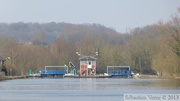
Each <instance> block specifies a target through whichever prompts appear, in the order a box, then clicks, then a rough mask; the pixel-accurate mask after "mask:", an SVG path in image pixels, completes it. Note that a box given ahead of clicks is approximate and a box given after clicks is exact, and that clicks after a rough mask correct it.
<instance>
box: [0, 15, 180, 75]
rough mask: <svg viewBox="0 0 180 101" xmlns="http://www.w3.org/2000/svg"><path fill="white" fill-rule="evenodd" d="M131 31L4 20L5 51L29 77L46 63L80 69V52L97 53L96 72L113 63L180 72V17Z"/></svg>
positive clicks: (1, 47)
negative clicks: (122, 31) (7, 22)
mask: <svg viewBox="0 0 180 101" xmlns="http://www.w3.org/2000/svg"><path fill="white" fill-rule="evenodd" d="M178 14H179V13H177V14H176V15H174V16H173V17H172V18H171V19H170V20H169V21H167V22H159V23H157V24H154V25H148V26H145V27H142V28H135V29H132V30H129V31H128V32H126V33H119V32H116V31H115V30H113V29H111V28H106V27H105V26H102V25H99V24H68V23H55V22H52V23H45V24H39V23H22V22H20V23H13V24H6V23H1V24H0V53H4V54H8V56H10V57H11V60H8V59H7V61H6V64H5V65H6V68H7V70H8V72H9V69H10V68H11V65H12V68H13V75H27V74H28V71H29V70H30V69H32V70H42V69H44V66H45V65H68V63H69V61H71V62H73V63H74V64H75V66H76V69H77V70H79V60H78V58H79V57H78V55H77V54H76V52H77V51H78V52H80V53H81V54H83V55H92V56H93V55H95V52H98V53H99V55H98V56H97V73H105V72H106V67H107V66H110V65H119V66H121V65H128V66H131V68H132V70H133V71H134V72H138V73H142V74H157V73H159V74H160V75H162V76H179V75H180V17H179V15H178Z"/></svg>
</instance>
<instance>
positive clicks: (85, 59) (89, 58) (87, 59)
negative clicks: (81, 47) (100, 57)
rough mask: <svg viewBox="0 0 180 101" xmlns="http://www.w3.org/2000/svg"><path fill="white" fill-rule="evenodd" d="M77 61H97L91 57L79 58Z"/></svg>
mask: <svg viewBox="0 0 180 101" xmlns="http://www.w3.org/2000/svg"><path fill="white" fill-rule="evenodd" d="M79 60H81V61H89V60H90V61H95V60H97V58H95V57H93V56H83V57H81V58H79Z"/></svg>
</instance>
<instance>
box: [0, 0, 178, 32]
mask: <svg viewBox="0 0 180 101" xmlns="http://www.w3.org/2000/svg"><path fill="white" fill-rule="evenodd" d="M178 7H180V0H0V22H3V23H4V22H5V23H14V22H39V23H47V22H67V23H75V24H84V23H90V24H92V23H98V24H102V25H104V26H106V27H111V28H113V29H115V30H117V31H119V32H125V31H126V29H133V28H135V27H142V26H146V25H150V24H154V23H157V22H158V21H159V20H161V21H167V20H168V19H170V16H171V15H173V14H175V13H176V12H177V8H178Z"/></svg>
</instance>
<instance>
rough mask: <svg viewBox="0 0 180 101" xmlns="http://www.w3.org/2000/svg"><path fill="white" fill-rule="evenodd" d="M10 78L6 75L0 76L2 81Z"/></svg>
mask: <svg viewBox="0 0 180 101" xmlns="http://www.w3.org/2000/svg"><path fill="white" fill-rule="evenodd" d="M7 79H8V78H7V77H6V76H0V81H2V80H7Z"/></svg>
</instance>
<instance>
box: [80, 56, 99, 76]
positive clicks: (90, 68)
mask: <svg viewBox="0 0 180 101" xmlns="http://www.w3.org/2000/svg"><path fill="white" fill-rule="evenodd" d="M79 60H80V75H95V74H96V60H97V58H95V57H93V56H83V57H81V58H79Z"/></svg>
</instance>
